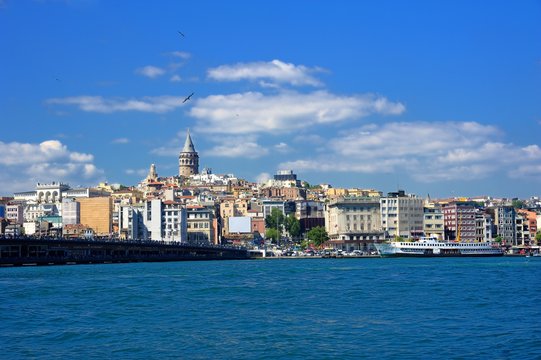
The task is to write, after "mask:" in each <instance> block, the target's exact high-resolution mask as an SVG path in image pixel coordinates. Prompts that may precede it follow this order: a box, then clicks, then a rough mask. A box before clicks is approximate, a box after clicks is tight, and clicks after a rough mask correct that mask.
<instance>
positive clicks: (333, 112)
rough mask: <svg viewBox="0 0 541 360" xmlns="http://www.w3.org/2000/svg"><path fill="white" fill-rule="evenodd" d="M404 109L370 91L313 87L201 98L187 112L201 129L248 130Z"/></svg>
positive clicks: (395, 112)
mask: <svg viewBox="0 0 541 360" xmlns="http://www.w3.org/2000/svg"><path fill="white" fill-rule="evenodd" d="M404 111H405V107H404V105H403V104H401V103H395V102H391V101H389V100H387V99H386V98H384V97H380V96H376V95H373V94H365V95H354V96H337V95H334V94H331V93H329V92H327V91H316V92H312V93H308V94H302V93H298V92H282V93H279V94H276V95H269V96H265V95H264V94H262V93H259V92H247V93H241V94H232V95H212V96H208V97H206V98H200V99H198V100H197V102H196V104H195V106H193V107H192V108H191V110H190V115H191V116H193V117H195V118H197V119H199V123H198V124H197V129H198V130H199V131H201V132H214V133H224V134H248V133H259V132H287V131H290V130H295V129H302V128H307V127H310V126H313V125H317V124H332V123H337V122H343V121H346V120H351V119H358V118H362V117H365V116H368V115H370V114H374V113H379V114H384V115H398V114H401V113H403V112H404Z"/></svg>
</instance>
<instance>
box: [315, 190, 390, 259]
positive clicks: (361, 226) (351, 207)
mask: <svg viewBox="0 0 541 360" xmlns="http://www.w3.org/2000/svg"><path fill="white" fill-rule="evenodd" d="M325 229H326V230H327V233H328V235H329V238H330V240H329V241H328V244H330V245H331V246H332V247H334V248H336V249H342V250H348V251H350V250H362V251H369V250H370V249H373V244H374V243H375V242H381V241H384V240H385V232H384V231H383V229H382V228H381V213H380V201H379V199H378V198H372V197H364V198H361V197H342V198H337V199H333V200H331V201H330V202H329V203H327V204H326V206H325Z"/></svg>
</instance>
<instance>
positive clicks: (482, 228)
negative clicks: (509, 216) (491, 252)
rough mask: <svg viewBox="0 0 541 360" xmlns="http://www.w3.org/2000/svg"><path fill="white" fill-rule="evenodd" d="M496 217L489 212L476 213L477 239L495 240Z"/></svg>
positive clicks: (480, 240) (479, 240)
mask: <svg viewBox="0 0 541 360" xmlns="http://www.w3.org/2000/svg"><path fill="white" fill-rule="evenodd" d="M493 228H494V219H493V218H492V216H491V215H490V214H488V213H484V212H477V213H476V214H475V241H476V242H486V241H493Z"/></svg>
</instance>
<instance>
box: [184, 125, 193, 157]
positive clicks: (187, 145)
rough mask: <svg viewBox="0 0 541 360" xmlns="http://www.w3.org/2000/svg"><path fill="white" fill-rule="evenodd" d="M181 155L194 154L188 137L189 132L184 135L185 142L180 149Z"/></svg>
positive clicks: (190, 139)
mask: <svg viewBox="0 0 541 360" xmlns="http://www.w3.org/2000/svg"><path fill="white" fill-rule="evenodd" d="M182 152H183V153H193V152H195V147H194V146H193V142H192V138H191V137H190V130H188V134H186V142H185V143H184V147H183V148H182Z"/></svg>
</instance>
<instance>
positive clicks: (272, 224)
mask: <svg viewBox="0 0 541 360" xmlns="http://www.w3.org/2000/svg"><path fill="white" fill-rule="evenodd" d="M284 222H285V216H284V214H283V213H282V212H281V211H280V209H277V208H272V210H271V213H270V215H267V217H266V218H265V227H266V228H267V229H280V228H281V227H282V226H283V225H284Z"/></svg>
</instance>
